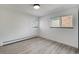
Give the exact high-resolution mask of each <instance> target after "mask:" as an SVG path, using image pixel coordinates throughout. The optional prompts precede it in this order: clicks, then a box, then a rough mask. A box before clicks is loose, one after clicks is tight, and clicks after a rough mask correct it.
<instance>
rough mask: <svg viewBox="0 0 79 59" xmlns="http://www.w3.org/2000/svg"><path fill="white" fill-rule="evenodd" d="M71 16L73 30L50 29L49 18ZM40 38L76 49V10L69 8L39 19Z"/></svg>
mask: <svg viewBox="0 0 79 59" xmlns="http://www.w3.org/2000/svg"><path fill="white" fill-rule="evenodd" d="M62 15H73V24H74V28H73V29H68V28H50V17H51V16H62ZM40 36H41V37H43V38H46V39H49V40H54V41H57V42H61V43H64V44H67V45H70V46H73V47H76V48H78V8H70V9H65V10H61V11H59V12H56V11H55V13H52V14H51V15H48V16H44V17H41V18H40Z"/></svg>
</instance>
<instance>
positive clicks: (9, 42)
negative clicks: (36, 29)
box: [0, 36, 36, 46]
mask: <svg viewBox="0 0 79 59" xmlns="http://www.w3.org/2000/svg"><path fill="white" fill-rule="evenodd" d="M33 37H36V36H28V37H23V38H19V39H14V40H10V41H5V42H0V46H4V45H7V44H11V43H15V42H18V41H22V40H26V39H30V38H33Z"/></svg>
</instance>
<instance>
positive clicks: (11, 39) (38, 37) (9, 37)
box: [0, 4, 79, 54]
mask: <svg viewBox="0 0 79 59" xmlns="http://www.w3.org/2000/svg"><path fill="white" fill-rule="evenodd" d="M78 11H79V5H78V4H0V54H78V53H79V52H78V50H79V47H78V13H79V12H78Z"/></svg>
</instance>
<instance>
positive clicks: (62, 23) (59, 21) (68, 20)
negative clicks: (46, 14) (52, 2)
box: [51, 16, 73, 27]
mask: <svg viewBox="0 0 79 59" xmlns="http://www.w3.org/2000/svg"><path fill="white" fill-rule="evenodd" d="M72 25H73V24H72V16H60V17H52V18H51V27H73V26H72Z"/></svg>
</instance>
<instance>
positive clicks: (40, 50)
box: [0, 38, 76, 54]
mask: <svg viewBox="0 0 79 59" xmlns="http://www.w3.org/2000/svg"><path fill="white" fill-rule="evenodd" d="M75 51H76V49H75V48H72V47H70V46H66V45H63V44H61V43H57V42H54V41H51V40H46V39H43V38H32V39H28V40H24V41H21V42H17V43H13V44H9V45H5V46H2V47H0V54H75Z"/></svg>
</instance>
